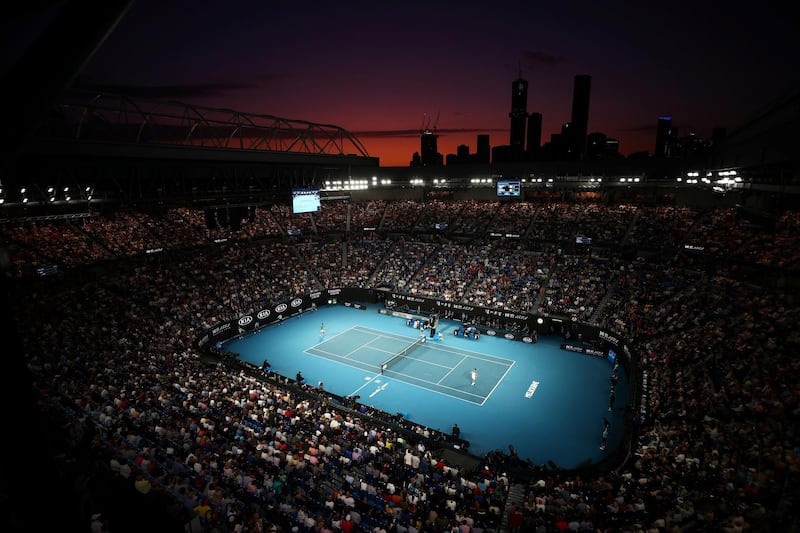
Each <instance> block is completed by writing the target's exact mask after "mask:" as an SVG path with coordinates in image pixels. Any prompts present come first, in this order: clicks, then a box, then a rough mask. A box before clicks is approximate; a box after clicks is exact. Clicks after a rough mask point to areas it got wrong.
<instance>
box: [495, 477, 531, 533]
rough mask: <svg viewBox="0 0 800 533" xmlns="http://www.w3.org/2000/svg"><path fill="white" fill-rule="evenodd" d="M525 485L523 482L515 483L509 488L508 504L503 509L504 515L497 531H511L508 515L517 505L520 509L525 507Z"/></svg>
mask: <svg viewBox="0 0 800 533" xmlns="http://www.w3.org/2000/svg"><path fill="white" fill-rule="evenodd" d="M525 490H526V489H525V485H523V484H522V483H515V484H513V485H511V488H509V489H508V497H507V498H506V506H505V509H503V517H502V519H501V521H500V528H499V529H498V530H497V533H509V532H510V531H511V529H509V527H508V515H509V514H510V513H511V510H512V509H514V506H515V505H516V506H517V507H519V508H520V509H522V508H523V503H524V502H525Z"/></svg>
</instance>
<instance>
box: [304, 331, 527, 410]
mask: <svg viewBox="0 0 800 533" xmlns="http://www.w3.org/2000/svg"><path fill="white" fill-rule="evenodd" d="M353 330H355V331H361V332H364V333H370V334H373V335H375V337H374V338H372V339H370V340H369V341H367V343H366V344H361V345H359V347H358V348H356V349H355V350H352V351H350V352H349V353H348V354H347V355H344V356H343V355H340V354H336V353H333V352H328V351H326V350H322V349H320V348H318V347H317V346H319V345H320V344H323V343H324V342H323V343H319V344H316V345H314V346H312V347H311V348H307V349H306V350H305V353H308V354H309V355H312V356H313V355H314V354H313V353H309V352H308V350H310V349H312V348H313V349H315V350H317V351H318V352H321V353H325V354H328V355H330V356H332V357H338V358H341V359H343V360H344V361H347V359H348V358H349V356H350V355H352V354H353V353H355V352H357V351H358V350H360V349H361V348H363V347H366V346H367V345H368V344H370V343H372V342H374V341H375V340H377V339H378V338H386V339H391V340H402V341H410V343H411V344H413V343H414V342H416V339H414V338H413V337H409V336H405V335H397V336H395V335H392V334H387V333H385V332H381V331H380V330H375V329H372V328H367V327H364V326H358V325H357V326H353V327H351V328H348V329H346V330H344V331H342V332H341V333H339V334H337V335H336V336H337V337H338V336H339V335H342V334H344V333H347V332H349V331H353ZM411 344H409V346H410V345H411ZM425 347H426V348H429V349H431V350H439V351H441V352H445V353H449V354H456V355H460V356H461V360H460V361H459V362H458V363H457V364H456V365H455V366H453V367H449V366H447V365H441V364H438V363H433V362H430V361H426V360H424V359H421V358H415V357H408V358H409V359H412V360H413V361H415V362H419V363H424V364H427V365H431V366H438V367H440V368H450V371H449V372H448V373H447V374H445V376H444V377H442V378H441V379H440V380H439V381H438V382H434V381H429V380H426V379H421V378H418V377H416V376H412V375H410V374H405V373H403V372H397V371H396V370H391V372H392V373H393V374H394V375H396V376H404V377H406V378H408V379H409V380H414V381H417V382H422V383H427V384H430V385H431V387H424V386H421V385H417V384H415V383H410V382H408V381H405V380H400V379H396V378H395V380H396V381H399V382H401V383H405V384H406V385H411V386H412V387H417V388H418V389H422V390H426V391H428V392H434V393H436V394H441V395H442V396H446V397H449V398H454V399H456V400H461V401H463V402H469V403H471V404H473V405H475V404H476V402H474V401H470V400H468V399H465V398H463V397H459V396H456V395H453V394H448V393H446V392H442V391H441V390H438V389H449V390H451V391H457V392H458V393H459V394H461V395H463V396H468V397H469V396H472V397H475V398H482V401H481V402H480V403H478V404H477V405H481V406H482V405H484V404H485V403H486V401H487V400H488V399H489V397H490V396H491V395H492V394H493V393H494V391H495V390H496V389H497V387H498V386H499V385H500V383H502V382H503V380H504V379H505V377H506V375H508V372H509V371H510V370H511V367H512V366H514V363H515V361H514V360H512V359H504V358H501V357H496V356H491V355H488V354H481V353H479V352H473V351H471V350H462V349H458V348H455V349H451V348H452V347H447V348H445V347H442V346H434V345H428V344H427V343H426V346H425ZM369 349H370V350H376V351H380V352H385V353H395V352H390V351H388V350H382V349H380V348H374V347H369ZM465 352H466V353H465ZM481 355H487V356H488V357H491V358H492V359H486V358H484V357H480V356H481ZM317 357H321V356H319V355H318V356H317ZM468 358H470V359H477V360H480V361H483V362H484V363H492V364H497V365H503V366H506V370H505V372H503V375H502V376H500V378H499V379H498V380H497V381H496V383H495V385H494V387H492V390H490V391H489V394H488V395H487V396H483V395H480V394H475V393H472V392H466V391H462V390H461V389H458V388H456V387H449V386H447V385H442V384H441V383H440V382H441V381H442V380H443V379H444V378H445V377H447V376H449V375H450V374H451V373H452V372H453V371H454V370H455V369H456V368H458V366H459V365H460V364H461V363H463V362H464V361H465V360H466V359H468ZM503 361H505V362H508V363H509V364H504V363H503ZM358 363H359V364H362V365H366V366H372V365H371V364H369V363H362V362H361V361H358ZM340 364H347V363H346V362H340ZM347 366H350V367H351V368H353V366H352V365H349V364H347ZM355 368H358V367H355ZM375 368H376V370H377V371H378V372H379V371H380V366H376V367H375ZM359 370H363V369H359ZM381 376H383V378H384V379H390V378H389V377H387V375H386V374H380V373H378V374H377V375H376V376H374V377H373V378H371V379H370V380H369V381H367V382H365V383H364V384H363V385H361V386H360V387H359V388H358V389H356V390H355V391H354V392H353V393H352V394H350V396H352V395H354V394H356V393H357V392H358V391H360V390H362V389H363V388H364V387H366V386H368V385H370V384H371V383H373V382H374V381H375V380H376V379H378V378H380V377H381Z"/></svg>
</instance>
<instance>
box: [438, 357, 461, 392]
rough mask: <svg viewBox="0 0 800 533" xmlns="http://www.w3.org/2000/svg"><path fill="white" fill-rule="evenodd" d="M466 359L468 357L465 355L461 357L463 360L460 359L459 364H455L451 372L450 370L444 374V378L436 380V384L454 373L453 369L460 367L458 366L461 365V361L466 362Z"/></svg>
mask: <svg viewBox="0 0 800 533" xmlns="http://www.w3.org/2000/svg"><path fill="white" fill-rule="evenodd" d="M466 359H467V356H464V357H462V358H461V361H459V362H458V364H457V365H456V366H454V367H453V368H451V369H450V372H448V373H447V374H445V375H444V376H442V379H440V380H439V381H437V382H436V384H437V385H438V384H439V383H441V382H442V380H444V379H445V378H446V377H447V376H449V375H450V374H452V373H453V370H455V369H456V368H458V366H459V365H460V364H461V363H463V362H464V361H465V360H466Z"/></svg>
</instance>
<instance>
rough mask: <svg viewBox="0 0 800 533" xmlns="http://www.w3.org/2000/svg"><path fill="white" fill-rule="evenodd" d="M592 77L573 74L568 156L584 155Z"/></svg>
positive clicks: (573, 157) (580, 156) (582, 156)
mask: <svg viewBox="0 0 800 533" xmlns="http://www.w3.org/2000/svg"><path fill="white" fill-rule="evenodd" d="M591 90H592V77H591V76H589V75H588V74H578V75H577V76H575V84H574V88H573V91H572V120H571V121H570V124H571V127H570V136H571V138H570V147H569V153H568V155H569V158H570V159H577V160H581V159H583V158H584V157H585V155H586V132H587V131H588V127H589V98H590V96H591Z"/></svg>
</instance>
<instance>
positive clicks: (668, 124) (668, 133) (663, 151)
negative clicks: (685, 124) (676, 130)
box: [653, 116, 673, 157]
mask: <svg viewBox="0 0 800 533" xmlns="http://www.w3.org/2000/svg"><path fill="white" fill-rule="evenodd" d="M672 135H673V134H672V117H669V116H662V117H658V128H657V129H656V149H655V152H653V157H669V147H670V146H669V145H670V139H671V138H672Z"/></svg>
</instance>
